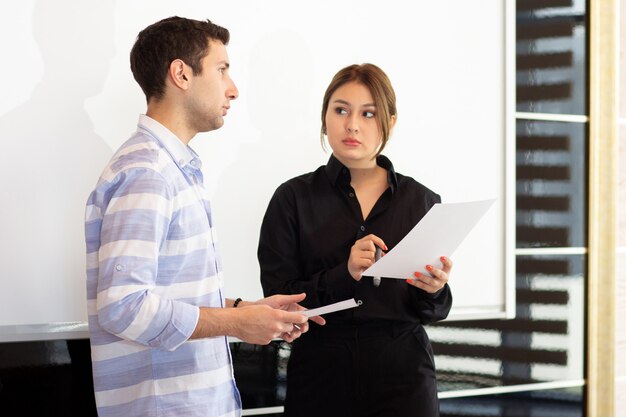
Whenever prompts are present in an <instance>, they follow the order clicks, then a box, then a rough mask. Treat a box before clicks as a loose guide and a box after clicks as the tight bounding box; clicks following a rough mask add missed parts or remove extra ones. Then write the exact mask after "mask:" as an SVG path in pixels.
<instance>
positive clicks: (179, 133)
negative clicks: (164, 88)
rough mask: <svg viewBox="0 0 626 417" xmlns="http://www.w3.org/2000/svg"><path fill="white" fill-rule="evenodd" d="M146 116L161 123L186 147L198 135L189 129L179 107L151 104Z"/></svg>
mask: <svg viewBox="0 0 626 417" xmlns="http://www.w3.org/2000/svg"><path fill="white" fill-rule="evenodd" d="M146 116H148V117H150V118H152V119H154V120H156V121H157V122H159V123H161V124H162V125H163V126H165V127H166V128H167V129H169V131H170V132H172V133H173V134H174V135H176V137H177V138H178V139H179V140H180V141H181V142H183V143H184V144H185V145H187V144H188V143H189V141H191V139H193V137H194V136H196V133H198V132H194V131H192V129H190V128H189V126H188V124H187V123H186V119H185V117H184V113H183V112H181V111H180V110H179V109H178V108H177V107H175V106H169V105H167V104H166V103H164V102H150V103H149V104H148V110H147V111H146Z"/></svg>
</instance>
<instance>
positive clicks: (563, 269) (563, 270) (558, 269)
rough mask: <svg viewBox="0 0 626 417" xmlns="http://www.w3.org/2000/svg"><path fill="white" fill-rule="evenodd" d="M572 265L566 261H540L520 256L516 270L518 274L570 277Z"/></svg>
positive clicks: (517, 259)
mask: <svg viewBox="0 0 626 417" xmlns="http://www.w3.org/2000/svg"><path fill="white" fill-rule="evenodd" d="M569 266H570V263H569V262H568V261H567V260H565V259H545V258H544V259H538V258H530V257H525V256H518V257H517V258H516V262H515V269H516V270H517V273H518V274H544V275H569V273H570V272H569Z"/></svg>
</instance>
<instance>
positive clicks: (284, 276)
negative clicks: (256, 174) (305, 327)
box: [258, 184, 356, 308]
mask: <svg viewBox="0 0 626 417" xmlns="http://www.w3.org/2000/svg"><path fill="white" fill-rule="evenodd" d="M303 220H304V219H300V218H299V216H298V210H297V203H296V197H295V195H294V192H293V190H292V189H291V188H290V187H289V186H288V184H283V185H281V186H280V187H279V188H278V189H277V190H276V192H275V193H274V196H273V197H272V199H271V201H270V203H269V205H268V207H267V211H266V212H265V216H264V218H263V223H262V225H261V235H260V238H259V249H258V259H259V265H260V268H261V285H262V286H263V292H264V294H265V296H270V295H273V294H297V293H301V292H304V293H306V299H305V300H304V301H303V302H302V303H301V304H302V305H303V306H305V307H307V308H314V307H319V306H322V305H326V304H329V303H333V302H337V301H341V300H345V299H346V298H350V297H352V296H353V295H354V288H355V286H356V281H354V280H353V279H352V277H351V276H350V274H349V272H348V266H347V260H346V261H345V262H342V263H341V264H339V265H336V266H334V267H333V268H331V269H327V270H322V271H316V272H314V273H312V274H309V275H308V276H305V274H304V261H303V259H304V258H305V257H306V256H308V254H306V253H301V252H302V248H301V245H300V236H299V234H300V227H299V222H300V221H303Z"/></svg>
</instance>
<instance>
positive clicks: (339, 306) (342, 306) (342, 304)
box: [298, 298, 359, 317]
mask: <svg viewBox="0 0 626 417" xmlns="http://www.w3.org/2000/svg"><path fill="white" fill-rule="evenodd" d="M358 306H359V304H358V303H357V302H356V301H354V298H350V299H348V300H343V301H339V302H338V303H333V304H328V305H326V306H324V307H318V308H313V309H311V310H304V311H298V313H302V314H304V315H305V316H307V317H313V316H321V315H322V314H328V313H334V312H335V311H340V310H347V309H349V308H354V307H358Z"/></svg>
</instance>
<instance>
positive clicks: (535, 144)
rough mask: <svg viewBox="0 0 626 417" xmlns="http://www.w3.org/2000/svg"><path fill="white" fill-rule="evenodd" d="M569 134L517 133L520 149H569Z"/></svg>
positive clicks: (518, 147)
mask: <svg viewBox="0 0 626 417" xmlns="http://www.w3.org/2000/svg"><path fill="white" fill-rule="evenodd" d="M569 149H570V138H569V136H561V135H554V136H549V135H545V136H542V135H534V136H523V135H517V150H518V151H569Z"/></svg>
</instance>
